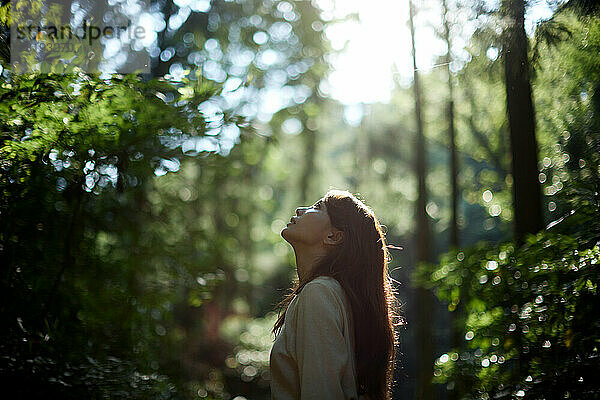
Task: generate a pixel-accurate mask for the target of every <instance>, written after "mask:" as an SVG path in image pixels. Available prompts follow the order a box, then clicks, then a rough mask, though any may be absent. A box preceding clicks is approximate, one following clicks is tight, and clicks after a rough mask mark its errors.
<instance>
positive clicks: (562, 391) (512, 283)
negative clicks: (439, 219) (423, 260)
mask: <svg viewBox="0 0 600 400" xmlns="http://www.w3.org/2000/svg"><path fill="white" fill-rule="evenodd" d="M598 215H600V210H599V209H598V208H597V207H590V206H586V207H582V208H581V209H580V210H578V211H577V212H575V213H573V214H572V215H570V216H569V217H568V218H566V219H565V220H564V221H562V222H561V223H560V224H557V225H555V227H554V229H552V230H551V231H549V232H541V233H539V234H538V235H537V236H530V237H529V239H528V240H527V243H526V244H525V245H524V246H523V247H522V248H518V247H516V245H515V244H514V243H513V242H505V243H500V244H486V243H480V244H478V245H476V246H474V247H472V248H470V249H467V250H464V251H460V250H455V251H451V252H449V253H446V254H445V255H444V256H442V258H441V261H440V264H439V265H437V266H435V267H433V269H427V268H422V269H421V270H420V276H419V279H420V281H421V282H422V283H423V284H424V285H425V286H427V287H429V288H432V289H434V290H435V293H436V294H437V296H438V297H439V298H440V300H443V301H444V302H447V303H448V309H449V310H450V311H455V310H456V309H457V308H459V307H460V308H462V309H463V312H464V313H465V323H464V326H463V327H462V329H463V334H464V342H463V347H462V348H460V349H452V351H450V352H448V353H446V354H443V355H442V356H440V357H439V358H438V359H437V361H436V366H435V374H434V375H435V376H436V381H437V382H438V383H450V384H451V386H454V385H455V384H458V382H460V384H462V385H464V387H465V388H468V389H467V391H468V394H469V395H468V396H466V398H513V397H514V396H517V397H523V396H526V397H527V398H534V399H535V398H539V399H542V398H546V396H547V395H548V394H549V393H553V394H554V395H556V396H560V397H561V398H562V397H564V398H580V399H583V398H595V397H594V396H595V395H596V394H597V382H596V381H595V377H596V376H597V374H598V372H600V369H599V366H598V362H597V357H598V338H597V330H598V327H600V312H599V310H600V308H599V306H600V292H599V286H598V285H599V284H600V270H599V268H598V263H599V262H600V247H599V245H598V243H600V230H599V228H600V224H599V223H598V221H599V220H598ZM573 227H577V228H578V229H577V232H576V233H572V229H573ZM565 231H568V232H569V233H565Z"/></svg>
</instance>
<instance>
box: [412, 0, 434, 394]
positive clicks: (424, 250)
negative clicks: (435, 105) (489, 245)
mask: <svg viewBox="0 0 600 400" xmlns="http://www.w3.org/2000/svg"><path fill="white" fill-rule="evenodd" d="M408 8H409V26H410V34H411V46H412V59H413V92H414V100H415V127H416V132H415V155H414V157H415V159H414V168H415V175H416V176H417V192H418V194H417V201H416V202H415V221H416V228H415V229H416V234H415V246H416V260H415V261H416V263H421V262H429V261H431V257H432V246H431V233H430V227H429V218H428V216H427V212H426V210H425V207H426V206H427V183H426V177H427V158H426V154H425V136H424V134H423V119H422V110H421V106H422V99H421V87H420V82H419V71H418V69H417V55H416V49H415V26H414V13H415V11H414V6H413V2H412V1H410V2H409V6H408ZM432 300H433V299H432V297H431V294H430V293H429V292H428V291H427V290H425V289H422V288H419V289H417V297H416V299H415V302H416V303H417V304H416V307H417V313H416V318H417V320H416V321H415V323H416V326H417V340H418V345H419V350H420V351H419V357H420V362H419V366H418V371H417V398H419V399H424V400H428V399H432V398H433V387H432V384H431V378H432V376H433V375H432V373H433V371H432V367H431V366H432V364H433V347H432V343H431V318H430V317H431V311H432Z"/></svg>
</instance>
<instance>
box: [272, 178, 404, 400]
mask: <svg viewBox="0 0 600 400" xmlns="http://www.w3.org/2000/svg"><path fill="white" fill-rule="evenodd" d="M323 202H324V204H325V206H326V208H327V213H328V214H329V219H330V220H331V224H332V225H333V226H334V227H335V228H337V229H339V230H341V231H343V232H344V240H343V241H342V243H341V244H339V245H337V246H335V247H334V248H332V249H331V250H330V251H329V252H328V254H327V255H326V256H325V257H324V258H323V259H321V260H320V261H319V263H318V264H317V266H316V267H315V268H314V269H313V272H312V274H311V276H310V277H309V278H308V279H306V281H305V282H303V283H302V284H300V283H299V282H298V281H295V283H294V285H293V287H292V291H291V293H290V294H289V295H288V296H287V297H286V298H285V299H284V300H283V301H282V302H281V303H280V312H279V317H278V319H277V322H276V323H275V326H274V327H273V333H275V334H276V333H278V332H279V330H280V329H281V327H282V326H283V322H284V318H285V313H286V311H287V308H288V306H289V304H290V302H291V301H292V299H293V297H294V296H295V295H296V294H298V293H300V291H301V290H302V288H303V287H304V286H305V285H306V283H308V282H310V281H311V280H313V279H314V278H316V277H318V276H330V277H333V278H335V279H336V280H337V281H338V282H339V283H340V285H341V286H342V288H343V289H344V291H345V292H346V295H347V297H348V300H349V301H350V306H351V309H352V319H353V321H354V337H355V343H354V352H355V359H356V369H357V384H358V388H357V389H358V393H359V395H360V394H364V395H366V396H367V398H369V399H372V400H389V399H390V391H391V385H392V380H393V374H394V359H395V355H396V344H397V337H396V333H395V330H394V326H395V325H396V323H395V321H396V319H398V323H399V321H400V320H399V317H398V316H397V315H396V314H395V309H396V298H395V296H394V291H393V288H392V285H391V282H390V277H389V276H388V262H389V252H388V246H387V244H386V240H385V234H384V233H383V230H382V227H381V224H380V223H379V220H378V219H377V217H375V214H374V213H373V211H372V210H371V209H370V208H369V207H367V206H366V205H365V204H363V202H362V201H360V200H358V199H357V198H356V197H355V196H354V195H352V194H351V193H350V192H347V191H341V190H330V191H328V192H327V193H326V194H325V197H324V198H323Z"/></svg>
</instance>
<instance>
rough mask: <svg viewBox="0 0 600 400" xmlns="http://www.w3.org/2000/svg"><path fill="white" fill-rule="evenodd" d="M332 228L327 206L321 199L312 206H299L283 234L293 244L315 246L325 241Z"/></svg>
mask: <svg viewBox="0 0 600 400" xmlns="http://www.w3.org/2000/svg"><path fill="white" fill-rule="evenodd" d="M332 229H333V228H332V225H331V220H330V219H329V214H327V208H326V207H325V203H324V202H323V199H320V200H319V201H317V202H316V203H315V204H313V205H312V206H310V207H298V208H297V209H296V215H295V216H293V217H292V218H291V219H290V222H288V224H287V225H286V227H285V228H283V230H282V231H281V236H282V237H283V238H284V239H285V240H286V241H288V242H289V243H290V244H292V245H294V244H302V245H305V246H313V245H319V244H322V243H324V241H325V240H326V238H327V236H328V234H330V233H331V231H332Z"/></svg>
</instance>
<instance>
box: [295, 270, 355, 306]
mask: <svg viewBox="0 0 600 400" xmlns="http://www.w3.org/2000/svg"><path fill="white" fill-rule="evenodd" d="M299 297H301V298H302V297H304V298H305V301H310V302H319V301H324V300H333V299H335V300H336V303H338V304H340V305H341V306H342V307H345V305H344V289H343V288H342V285H340V283H339V282H338V281H337V279H335V278H332V277H331V276H318V277H316V278H314V279H313V280H311V281H310V282H308V283H307V284H306V285H304V288H302V290H301V291H300V294H299ZM308 299H310V300H308Z"/></svg>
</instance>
